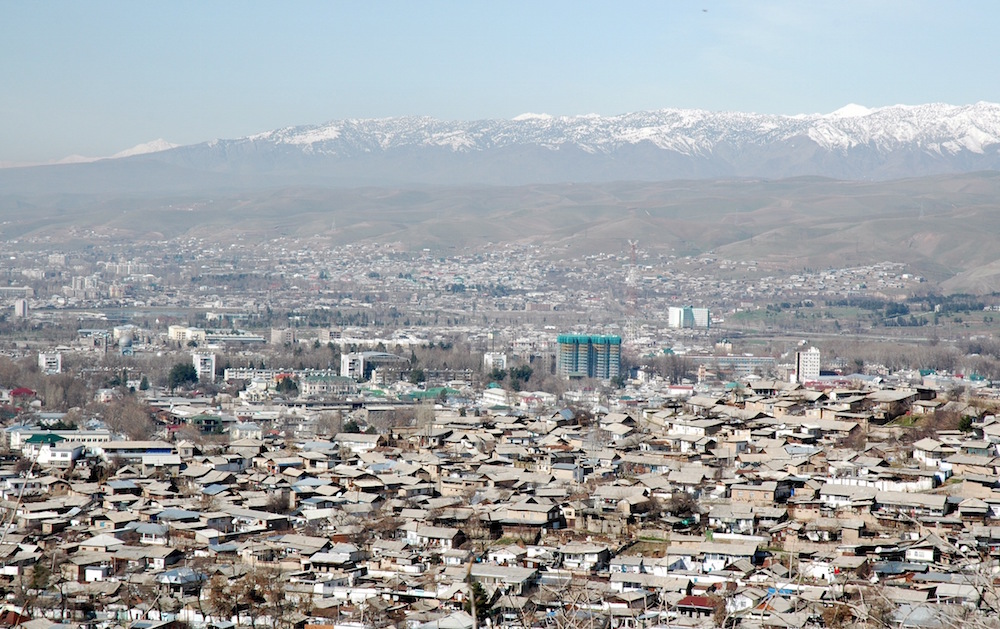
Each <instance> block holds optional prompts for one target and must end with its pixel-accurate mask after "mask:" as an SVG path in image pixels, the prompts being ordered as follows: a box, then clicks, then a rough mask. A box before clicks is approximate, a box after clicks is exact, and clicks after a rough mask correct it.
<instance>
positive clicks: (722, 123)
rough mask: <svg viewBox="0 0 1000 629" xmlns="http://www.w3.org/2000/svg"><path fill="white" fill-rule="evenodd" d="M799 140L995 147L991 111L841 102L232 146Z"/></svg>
mask: <svg viewBox="0 0 1000 629" xmlns="http://www.w3.org/2000/svg"><path fill="white" fill-rule="evenodd" d="M803 137H807V138H809V139H810V140H812V142H814V143H815V144H816V145H817V146H819V147H820V148H822V149H824V150H827V151H836V152H838V153H841V154H844V153H845V152H846V151H852V150H860V149H861V148H862V147H867V148H865V150H876V151H879V152H889V151H894V150H907V151H910V150H916V151H921V152H924V153H928V154H937V155H941V154H951V155H956V154H958V153H965V152H969V153H977V154H982V153H983V152H984V151H987V150H990V151H992V149H989V147H993V146H998V147H1000V105H996V104H993V103H976V104H975V105H960V106H955V105H944V104H928V105H912V106H904V105H894V106H889V107H878V108H874V109H872V108H868V107H865V106H863V105H858V104H853V103H852V104H849V105H845V106H844V107H841V108H840V109H837V110H836V111H834V112H832V113H829V114H807V115H798V116H784V115H776V114H756V113H746V112H725V111H706V110H699V109H661V110H656V111H639V112H633V113H625V114H620V115H615V116H601V115H597V114H587V115H574V116H553V115H549V114H540V113H524V114H521V115H519V116H516V117H514V118H510V119H485V120H474V121H453V120H440V119H436V118H430V117H426V116H409V117H401V118H368V119H347V120H336V121H332V122H328V123H325V124H320V125H307V126H298V127H286V128H283V129H276V130H273V131H267V132H264V133H260V134H257V135H253V136H250V137H246V138H242V139H239V140H234V141H233V142H237V143H242V142H248V143H253V144H258V143H259V144H274V145H283V146H286V147H289V146H297V147H298V148H299V149H300V150H302V151H304V152H306V153H309V154H317V155H326V156H330V157H333V156H337V157H340V158H348V157H351V156H357V155H365V154H373V153H381V152H386V151H394V150H399V149H406V150H410V149H415V148H420V147H424V148H435V149H446V150H450V151H454V152H461V153H467V152H481V151H489V150H493V149H498V148H504V147H513V146H535V147H542V148H548V149H553V148H558V147H566V148H569V147H575V148H577V149H580V150H583V151H585V152H587V153H591V154H596V153H601V154H610V153H614V152H616V151H618V150H622V149H624V148H626V147H629V146H636V145H640V144H646V145H652V146H655V147H656V148H658V149H661V150H664V151H670V152H673V153H676V154H679V155H685V156H689V157H697V158H699V159H709V158H710V157H711V156H712V155H714V154H715V153H716V152H717V150H718V149H719V148H720V147H724V152H728V151H731V150H733V149H734V148H735V149H737V150H744V149H752V150H754V151H757V150H762V149H764V148H765V147H767V146H769V145H774V144H776V143H782V142H790V143H792V144H793V145H794V143H795V142H796V139H797V138H803Z"/></svg>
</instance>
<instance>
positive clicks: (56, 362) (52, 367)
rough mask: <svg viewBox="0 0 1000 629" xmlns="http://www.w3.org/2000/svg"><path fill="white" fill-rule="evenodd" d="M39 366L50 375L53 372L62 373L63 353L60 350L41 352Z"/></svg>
mask: <svg viewBox="0 0 1000 629" xmlns="http://www.w3.org/2000/svg"><path fill="white" fill-rule="evenodd" d="M38 368H39V369H41V370H42V373H44V374H46V375H50V376H51V375H52V374H57V373H62V354H60V353H59V352H52V353H49V354H44V353H42V352H39V353H38Z"/></svg>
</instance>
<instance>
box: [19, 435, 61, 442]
mask: <svg viewBox="0 0 1000 629" xmlns="http://www.w3.org/2000/svg"><path fill="white" fill-rule="evenodd" d="M60 441H66V438H65V437H60V436H59V435H54V434H44V435H31V436H30V437H28V439H27V440H26V441H25V443H59V442H60Z"/></svg>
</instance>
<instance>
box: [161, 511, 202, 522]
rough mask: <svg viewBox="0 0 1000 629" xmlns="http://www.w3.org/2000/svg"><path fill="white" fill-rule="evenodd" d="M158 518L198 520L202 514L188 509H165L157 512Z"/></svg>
mask: <svg viewBox="0 0 1000 629" xmlns="http://www.w3.org/2000/svg"><path fill="white" fill-rule="evenodd" d="M155 517H156V519H157V520H161V521H162V520H192V519H194V520H197V519H198V518H200V517H201V514H200V513H198V512H197V511H188V510H187V509H164V510H163V511H160V512H159V513H157V514H156V516H155Z"/></svg>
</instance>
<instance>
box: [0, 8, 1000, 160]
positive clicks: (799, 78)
mask: <svg viewBox="0 0 1000 629" xmlns="http://www.w3.org/2000/svg"><path fill="white" fill-rule="evenodd" d="M998 18H1000V2H996V1H995V0H968V1H963V2H941V1H940V0H875V1H873V0H857V1H853V0H838V1H836V2H834V1H830V2H820V1H809V2H804V1H802V0H795V1H787V2H786V1H767V0H753V1H749V0H738V1H732V2H729V1H722V0H698V1H694V2H688V1H682V0H656V1H650V2H644V1H633V2H589V1H587V0H573V1H562V0H545V1H542V2H539V1H537V0H535V1H532V2H522V1H518V0H504V1H502V2H485V1H475V0H455V1H452V2H438V1H434V0H421V1H416V0H405V1H404V0H399V1H394V0H384V1H381V2H359V1H351V2H346V1H343V2H341V1H336V0H324V1H310V0H296V1H293V2H257V1H254V0H240V1H238V2H236V1H228V0H213V1H212V2H203V1H197V2H186V1H183V0H170V1H155V0H149V1H143V2H134V1H132V0H129V1H127V2H111V1H101V0H94V1H92V2H78V1H75V0H73V1H67V0H47V1H46V2H16V1H13V0H8V1H6V2H0V164H7V165H10V164H11V163H19V164H20V163H32V162H46V161H53V160H58V159H61V158H65V157H67V156H70V155H85V156H90V157H97V156H107V155H112V154H114V153H116V152H118V151H121V150H124V149H127V148H130V147H132V146H135V145H137V144H140V143H144V142H149V141H151V140H155V139H158V138H163V139H165V140H167V141H168V142H171V143H174V144H193V143H197V142H203V141H207V140H211V139H215V138H237V137H243V136H246V135H250V134H253V133H259V132H262V131H267V130H270V129H275V128H280V127H286V126H295V125H305V124H320V123H323V122H327V121H330V120H336V119H341V118H375V117H387V116H405V115H427V116H434V117H437V118H443V119H460V120H475V119H480V118H512V117H514V116H517V115H519V114H522V113H527V112H533V113H548V114H552V115H575V114H588V113H597V114H602V115H614V114H620V113H626V112H632V111H638V110H649V109H664V108H696V109H707V110H730V111H748V112H758V113H775V114H799V113H827V112H831V111H834V110H836V109H838V108H840V107H842V106H844V105H846V104H848V103H858V104H861V105H865V106H867V107H879V106H886V105H894V104H899V103H903V104H910V105H916V104H923V103H931V102H945V103H951V104H956V105H961V104H969V103H974V102H977V101H992V102H1000V81H997V80H996V79H997V77H1000V55H998V54H996V49H995V44H994V37H993V35H992V33H991V29H992V27H993V26H994V25H996V24H998V23H1000V19H998Z"/></svg>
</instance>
